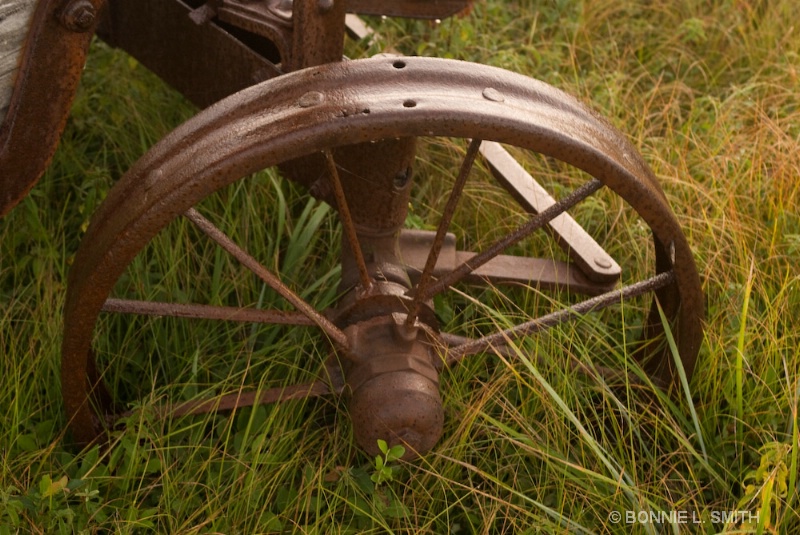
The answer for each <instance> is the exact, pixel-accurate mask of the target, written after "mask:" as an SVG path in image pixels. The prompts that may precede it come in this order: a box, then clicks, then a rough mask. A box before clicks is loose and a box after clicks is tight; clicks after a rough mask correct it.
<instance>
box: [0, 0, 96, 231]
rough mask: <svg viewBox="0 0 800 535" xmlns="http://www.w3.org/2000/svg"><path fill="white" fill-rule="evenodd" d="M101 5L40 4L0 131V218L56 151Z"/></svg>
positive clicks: (86, 1) (88, 1)
mask: <svg viewBox="0 0 800 535" xmlns="http://www.w3.org/2000/svg"><path fill="white" fill-rule="evenodd" d="M104 6H105V0H73V1H72V2H66V1H64V0H41V1H40V2H39V3H38V5H37V6H36V11H35V12H34V14H33V19H32V21H31V26H30V29H29V31H28V37H27V39H26V41H25V49H24V51H23V53H22V58H21V60H20V61H21V62H20V67H19V72H18V73H17V77H16V82H15V84H14V90H13V93H12V96H11V101H10V103H9V107H8V111H7V113H6V117H5V120H4V121H3V123H2V126H0V217H2V216H3V215H5V214H6V213H7V212H8V211H9V210H11V208H13V207H14V206H15V205H16V204H17V203H18V202H19V201H20V200H22V198H23V197H24V196H25V195H26V194H27V193H28V191H30V189H31V188H32V187H33V185H34V184H35V183H36V182H37V181H38V180H39V177H41V176H42V174H43V173H44V171H45V169H46V168H47V165H48V164H49V163H50V159H51V158H52V157H53V153H54V152H55V150H56V146H57V145H58V141H59V139H60V137H61V132H62V131H63V130H64V125H65V124H66V121H67V116H68V114H69V108H70V105H71V104H72V99H73V98H74V96H75V91H76V90H77V88H78V82H79V80H80V75H81V71H82V70H83V65H84V62H85V60H86V53H87V51H88V48H89V41H90V40H91V38H92V33H93V31H94V27H95V26H96V24H97V20H98V17H97V14H98V13H100V12H101V11H102V9H103V8H104Z"/></svg>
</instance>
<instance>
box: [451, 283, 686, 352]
mask: <svg viewBox="0 0 800 535" xmlns="http://www.w3.org/2000/svg"><path fill="white" fill-rule="evenodd" d="M674 280H675V274H674V273H673V272H672V271H667V272H665V273H659V274H658V275H655V276H653V277H650V278H649V279H646V280H643V281H640V282H637V283H635V284H631V285H628V286H625V287H623V288H619V289H617V290H614V291H611V292H607V293H604V294H602V295H598V296H597V297H592V298H591V299H586V300H585V301H581V302H580V303H578V304H576V305H572V306H570V307H569V308H565V309H562V310H558V311H556V312H551V313H550V314H546V315H544V316H542V317H539V318H536V319H533V320H531V321H527V322H525V323H521V324H519V325H517V326H515V327H511V328H510V329H505V330H503V331H500V332H497V333H494V334H490V335H488V336H484V337H482V338H478V339H474V340H470V341H468V342H465V343H463V344H461V345H458V346H456V347H454V348H453V349H452V350H450V351H449V352H448V355H447V358H446V360H445V364H446V365H448V366H449V365H451V364H454V363H456V362H458V361H459V360H461V359H463V358H464V357H466V356H469V355H473V354H475V353H480V352H482V351H486V350H487V349H489V348H490V347H493V348H494V347H496V348H500V347H503V346H505V345H507V344H508V342H509V341H510V340H513V339H516V338H520V337H523V336H528V335H530V334H534V333H537V332H541V331H543V330H545V329H549V328H550V327H554V326H555V325H558V324H560V323H564V322H566V321H569V320H572V319H575V318H576V317H578V316H581V315H583V314H587V313H589V312H593V311H596V310H601V309H603V308H606V307H608V306H611V305H613V304H615V303H619V302H620V301H625V300H628V299H632V298H634V297H637V296H640V295H643V294H646V293H650V292H654V291H656V290H658V289H660V288H663V287H665V286H667V285H669V284H671V283H672V282H674Z"/></svg>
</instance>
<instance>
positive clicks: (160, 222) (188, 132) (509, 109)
mask: <svg viewBox="0 0 800 535" xmlns="http://www.w3.org/2000/svg"><path fill="white" fill-rule="evenodd" d="M426 135H442V136H454V137H473V138H480V139H485V140H492V141H498V142H501V143H508V144H513V145H517V146H520V147H524V148H527V149H530V150H534V151H537V152H540V153H543V154H546V155H550V156H553V157H555V158H558V159H560V160H562V161H564V162H566V163H569V164H571V165H573V166H575V167H578V168H580V169H582V170H584V171H586V172H587V173H589V174H590V175H592V176H594V177H596V178H597V179H599V180H601V181H602V182H603V183H604V184H605V185H606V186H608V187H610V188H611V189H613V190H614V191H615V192H616V193H617V194H618V195H620V196H622V197H623V198H625V199H626V200H627V201H628V202H630V203H631V204H633V205H634V206H635V207H636V208H637V210H638V211H639V212H640V215H641V217H642V218H643V219H644V220H645V221H646V223H647V224H648V225H649V226H650V227H651V228H652V229H653V232H654V234H655V235H656V236H657V237H658V239H657V240H656V249H657V256H658V257H659V258H660V259H661V260H664V259H665V258H666V264H668V265H667V266H666V268H667V269H673V271H674V273H675V283H674V284H673V285H671V286H668V287H667V288H665V289H664V291H663V293H659V299H660V301H662V306H664V307H665V308H667V309H669V307H670V306H671V305H670V304H669V301H670V298H669V295H670V294H672V295H674V296H678V294H680V298H681V301H680V302H681V309H680V312H679V319H678V323H679V325H678V328H680V329H681V330H682V332H681V347H680V348H679V350H680V353H681V356H682V359H683V365H684V367H685V368H686V371H687V373H689V374H691V371H692V368H693V367H694V362H695V358H696V355H697V352H698V349H699V345H700V342H701V340H702V325H701V323H702V318H703V303H702V300H701V299H699V298H698V296H701V295H702V293H701V291H700V281H699V277H698V274H697V270H696V268H695V264H694V260H693V258H692V254H691V251H690V249H689V245H688V243H687V242H686V239H685V237H684V236H683V234H682V232H681V229H680V226H679V224H678V222H677V220H676V219H675V216H674V214H673V213H672V211H671V210H670V208H669V206H668V205H667V202H666V199H665V196H664V194H663V192H662V190H661V188H660V187H659V185H658V183H657V181H656V178H655V176H654V175H653V173H652V171H651V170H650V169H649V168H648V167H647V165H646V164H645V163H644V161H643V160H642V158H641V156H640V155H639V154H638V152H637V151H636V150H635V148H634V147H633V146H632V145H631V144H630V143H629V142H628V140H627V139H626V138H625V137H624V136H623V135H622V134H621V133H620V132H618V131H617V130H616V129H615V128H613V127H612V126H610V125H609V124H608V122H606V121H605V120H604V119H602V118H601V117H600V116H598V115H597V114H596V113H594V112H593V111H591V110H589V109H588V108H587V107H585V106H584V105H582V104H581V103H579V102H578V101H577V100H575V99H574V98H572V97H570V96H568V95H566V94H565V93H563V92H561V91H559V90H557V89H555V88H553V87H551V86H549V85H547V84H544V83H542V82H539V81H536V80H533V79H530V78H528V77H525V76H522V75H518V74H514V73H510V72H508V71H504V70H501V69H497V68H494V67H488V66H482V65H476V64H471V63H465V62H460V61H454V60H443V59H430V58H391V57H380V58H372V59H366V60H358V61H350V62H344V63H339V64H331V65H324V66H320V67H314V68H309V69H305V70H302V71H298V72H295V73H291V74H288V75H285V76H281V77H279V78H275V79H273V80H269V81H267V82H264V83H262V84H259V85H256V86H253V87H251V88H248V89H245V90H243V91H241V92H239V93H237V94H235V95H232V96H230V97H228V98H226V99H224V100H222V101H220V102H219V103H217V104H215V105H213V106H211V107H210V108H208V109H206V110H204V111H202V112H200V113H199V114H198V115H197V116H195V117H194V118H192V119H191V120H189V121H188V122H186V123H184V124H183V125H182V126H180V127H178V128H177V129H176V130H174V131H173V132H172V133H171V134H169V135H168V136H167V137H165V138H164V139H163V140H162V141H161V142H159V143H158V144H156V145H155V146H154V147H153V148H152V149H151V150H150V151H149V152H148V153H147V154H146V155H145V156H144V157H142V158H141V159H140V160H139V161H138V162H137V163H136V164H135V165H134V166H133V168H131V170H130V171H129V172H128V173H127V174H126V175H125V176H124V177H123V178H122V179H121V180H120V181H119V182H118V183H117V185H116V186H115V187H114V188H113V189H112V190H111V192H110V193H109V195H108V197H107V199H106V201H105V202H104V203H103V205H102V206H101V207H100V209H99V210H98V212H97V213H96V215H95V217H94V218H93V221H92V223H91V225H90V227H89V229H88V230H87V233H86V236H85V238H84V240H83V242H82V244H81V248H80V250H79V252H78V254H77V256H76V258H75V262H74V265H73V266H72V269H71V271H70V276H69V285H68V293H67V302H66V313H65V325H64V329H65V331H64V332H65V337H64V341H63V360H62V382H63V392H64V395H65V403H66V405H67V412H68V414H69V415H70V416H71V417H72V416H76V415H77V416H78V417H77V418H75V421H80V420H82V419H85V420H88V416H89V411H90V409H89V404H88V403H87V401H88V400H86V399H85V398H83V399H82V396H84V394H83V392H85V391H86V389H85V388H82V387H83V385H84V384H85V383H83V382H84V381H86V380H87V379H86V377H87V367H88V366H89V365H88V364H87V356H88V355H89V351H90V347H88V344H89V342H88V341H89V340H91V339H92V336H91V333H92V329H93V328H94V324H95V321H96V319H97V316H98V314H99V312H100V309H101V307H102V306H103V303H104V301H105V299H106V297H107V296H108V295H109V292H110V290H111V289H112V287H113V285H114V283H115V281H116V280H117V278H118V277H119V276H120V274H121V273H122V271H123V270H124V269H125V267H126V266H127V265H128V264H129V263H130V261H131V260H132V259H133V258H134V256H135V255H136V254H137V252H138V251H139V250H140V249H141V248H142V247H143V246H144V245H145V244H146V243H147V242H148V241H149V240H150V239H151V238H152V237H153V236H154V235H155V234H156V233H157V232H158V231H159V230H160V229H161V228H163V227H164V226H165V225H166V224H167V223H168V222H169V221H171V220H172V219H174V218H175V217H177V216H179V215H180V214H182V213H183V212H185V211H186V210H187V209H188V208H189V207H191V206H193V205H194V204H196V203H197V202H199V201H200V200H201V199H202V198H203V197H205V196H207V195H208V194H210V193H211V192H213V191H215V190H217V189H219V188H221V187H223V186H225V185H226V184H229V183H231V182H233V181H235V180H237V179H239V178H240V177H243V176H247V175H249V174H251V173H253V172H255V171H257V170H259V169H263V168H265V167H270V166H273V165H276V164H278V163H280V162H283V161H287V160H291V159H294V158H298V157H301V156H304V155H307V154H311V153H314V152H317V151H321V150H323V149H325V148H329V147H336V146H342V145H350V144H356V143H361V142H366V141H369V140H375V139H381V138H386V137H392V138H393V137H406V136H426ZM659 242H661V243H659ZM661 264H663V262H661ZM664 267H665V266H664V265H659V266H658V269H659V270H663V269H664ZM672 300H673V301H674V302H677V301H675V300H674V298H673V299H672ZM674 311H675V309H674V308H673V312H674ZM667 360H668V361H670V360H671V359H667ZM659 373H660V374H663V376H665V378H667V379H670V378H671V376H672V371H671V370H668V371H663V370H660V371H659ZM79 413H81V414H79ZM82 416H83V418H82ZM79 440H80V438H79Z"/></svg>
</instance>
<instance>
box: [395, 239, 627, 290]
mask: <svg viewBox="0 0 800 535" xmlns="http://www.w3.org/2000/svg"><path fill="white" fill-rule="evenodd" d="M434 234H435V233H434V232H433V231H429V230H411V229H404V230H403V231H402V232H401V233H400V254H401V258H402V260H403V262H405V264H406V266H407V268H408V274H409V276H410V277H411V281H412V282H413V283H415V284H416V277H418V276H419V274H420V273H422V270H423V268H424V267H425V260H426V258H427V256H428V251H430V249H431V244H432V243H433V238H434ZM476 254H477V253H473V252H471V251H459V250H457V248H456V236H455V235H454V234H452V233H448V234H447V236H446V237H445V240H444V244H443V247H442V251H441V253H440V254H439V258H438V262H437V263H436V267H435V268H434V270H433V275H434V276H435V277H441V276H442V275H444V274H446V273H449V272H451V271H453V270H454V269H455V268H456V267H458V266H459V265H461V264H463V263H464V262H466V261H467V260H469V259H471V258H473V257H474V256H475V255H476ZM464 281H465V282H471V283H478V284H485V283H486V282H489V283H491V284H524V285H526V286H534V287H536V288H540V289H542V290H567V291H570V292H573V293H581V294H585V295H599V294H602V293H605V292H608V291H610V290H611V289H613V287H614V286H615V284H616V281H617V279H614V280H613V281H611V282H593V281H591V280H589V279H587V278H586V277H585V276H584V275H583V273H582V272H581V270H579V269H578V268H577V267H576V266H574V265H572V264H569V263H567V262H561V261H559V260H554V259H552V258H530V257H524V256H510V255H497V256H495V257H494V258H492V259H491V260H489V261H488V262H487V263H486V264H484V265H482V266H481V267H479V268H477V269H475V270H474V271H473V272H472V273H470V274H469V275H468V276H467V277H465V279H464Z"/></svg>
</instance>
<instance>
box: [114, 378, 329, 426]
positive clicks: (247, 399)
mask: <svg viewBox="0 0 800 535" xmlns="http://www.w3.org/2000/svg"><path fill="white" fill-rule="evenodd" d="M331 393H332V391H331V389H330V387H329V386H328V385H327V384H325V383H324V382H322V381H314V382H313V383H305V384H300V385H292V386H287V387H276V388H269V389H267V390H261V391H256V392H236V393H234V394H227V395H224V396H220V397H216V398H212V399H204V400H192V401H186V402H184V403H178V404H166V405H160V406H158V407H156V410H155V413H156V415H157V416H158V417H160V418H166V417H170V416H172V417H177V416H186V415H189V414H192V415H194V414H207V413H209V412H212V411H226V410H232V409H239V408H242V407H252V406H253V405H265V404H267V403H280V402H283V401H290V400H293V399H304V398H314V397H320V396H325V395H327V394H331ZM131 414H133V411H127V412H124V413H122V414H120V417H126V416H130V415H131Z"/></svg>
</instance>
